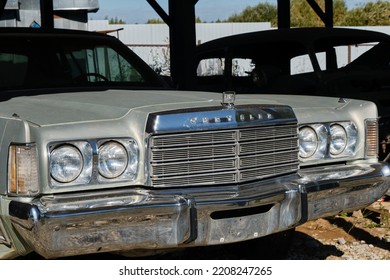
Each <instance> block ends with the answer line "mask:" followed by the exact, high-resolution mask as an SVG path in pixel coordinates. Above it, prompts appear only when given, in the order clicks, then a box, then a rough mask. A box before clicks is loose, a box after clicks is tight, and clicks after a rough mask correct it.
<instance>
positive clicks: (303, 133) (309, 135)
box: [299, 126, 318, 158]
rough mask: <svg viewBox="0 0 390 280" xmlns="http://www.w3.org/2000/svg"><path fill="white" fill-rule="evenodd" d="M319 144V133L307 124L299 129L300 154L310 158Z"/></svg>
mask: <svg viewBox="0 0 390 280" xmlns="http://www.w3.org/2000/svg"><path fill="white" fill-rule="evenodd" d="M317 145H318V138H317V133H316V132H315V131H314V129H312V128H311V127H308V126H305V127H302V128H301V129H300V130H299V156H300V157H302V158H308V157H311V156H312V155H314V154H315V152H316V150H317Z"/></svg>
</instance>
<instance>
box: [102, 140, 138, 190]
mask: <svg viewBox="0 0 390 280" xmlns="http://www.w3.org/2000/svg"><path fill="white" fill-rule="evenodd" d="M97 147H98V173H99V177H98V182H99V183H109V182H114V181H129V180H133V179H134V178H135V176H136V174H137V171H138V157H139V153H138V145H137V143H136V142H135V140H134V139H114V140H101V141H98V142H97Z"/></svg>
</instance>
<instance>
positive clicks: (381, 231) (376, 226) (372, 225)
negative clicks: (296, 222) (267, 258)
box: [287, 197, 390, 260]
mask: <svg viewBox="0 0 390 280" xmlns="http://www.w3.org/2000/svg"><path fill="white" fill-rule="evenodd" d="M389 212H390V201H389V198H388V197H387V198H386V200H383V201H378V202H375V203H374V204H372V205H371V206H369V207H367V208H365V209H362V210H359V211H355V212H353V213H345V214H344V213H343V214H341V215H337V216H335V217H329V218H325V219H318V220H314V221H310V222H307V223H305V224H303V225H301V226H299V227H297V228H296V232H295V236H294V240H293V244H292V246H291V248H290V250H289V253H288V256H287V259H306V260H310V259H336V260H338V259H359V260H366V259H375V260H377V259H381V260H390V214H389Z"/></svg>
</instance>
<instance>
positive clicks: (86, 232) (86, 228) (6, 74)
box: [0, 28, 390, 259]
mask: <svg viewBox="0 0 390 280" xmlns="http://www.w3.org/2000/svg"><path fill="white" fill-rule="evenodd" d="M0 40H1V42H2V43H1V44H0V72H1V75H0V93H1V94H0V96H1V102H0V131H1V142H0V144H1V146H0V158H1V161H0V164H1V168H0V172H1V174H0V258H3V259H11V258H15V257H17V256H24V255H27V254H29V253H31V252H36V253H38V254H39V255H40V256H42V257H43V258H47V259H50V258H60V257H66V256H76V257H77V256H81V255H87V254H93V253H100V252H115V253H123V254H126V253H128V252H137V250H138V251H143V252H145V251H150V252H156V251H159V250H162V251H164V250H171V249H181V248H187V247H197V246H211V245H218V244H231V243H236V242H244V241H254V240H258V239H261V237H264V236H271V237H272V236H273V235H274V234H277V233H281V232H286V231H289V230H291V229H294V228H295V227H296V226H298V225H300V224H302V223H305V222H306V221H308V220H313V219H317V218H320V217H328V216H332V215H335V214H338V213H340V212H348V211H352V210H356V209H361V208H363V207H366V206H367V205H370V204H371V203H373V202H374V201H376V200H377V199H379V198H380V197H382V196H383V194H384V193H385V192H386V191H387V190H388V189H389V186H390V179H389V174H390V169H389V166H388V165H387V164H386V163H383V162H378V159H377V148H378V147H377V146H378V145H377V137H378V135H377V133H378V132H377V131H378V130H377V128H378V123H377V117H378V116H377V108H376V106H375V104H374V103H373V102H370V101H363V100H354V99H340V98H330V97H304V96H289V95H277V94H272V95H263V94H257V95H256V94H248V95H245V94H243V95H237V96H236V95H235V93H234V92H218V93H216V92H202V91H199V92H196V91H188V92H186V91H178V90H170V89H168V88H167V87H166V86H165V84H164V82H163V80H161V79H160V78H159V76H158V75H157V74H156V73H155V72H153V71H152V70H151V69H150V68H149V67H148V66H147V65H146V64H145V63H144V62H143V61H142V60H141V59H140V58H138V57H136V56H135V54H134V53H133V52H132V51H130V50H129V49H128V48H127V47H126V46H124V45H123V44H122V43H121V42H120V41H119V40H117V39H116V38H114V37H111V36H107V35H102V34H98V33H92V32H91V33H88V32H83V31H69V30H55V29H54V30H44V29H39V28H38V29H25V28H20V29H10V28H3V29H0ZM261 249H262V248H258V250H261Z"/></svg>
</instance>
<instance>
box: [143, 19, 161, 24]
mask: <svg viewBox="0 0 390 280" xmlns="http://www.w3.org/2000/svg"><path fill="white" fill-rule="evenodd" d="M146 23H147V24H162V23H164V21H163V20H161V19H159V18H153V19H148V21H147V22H146Z"/></svg>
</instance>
